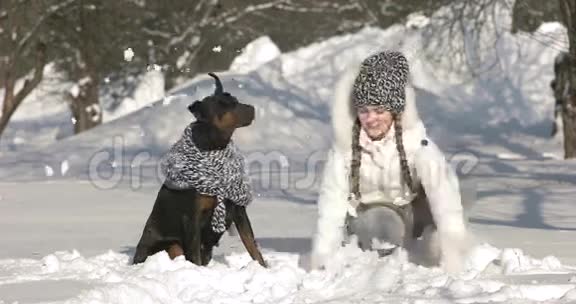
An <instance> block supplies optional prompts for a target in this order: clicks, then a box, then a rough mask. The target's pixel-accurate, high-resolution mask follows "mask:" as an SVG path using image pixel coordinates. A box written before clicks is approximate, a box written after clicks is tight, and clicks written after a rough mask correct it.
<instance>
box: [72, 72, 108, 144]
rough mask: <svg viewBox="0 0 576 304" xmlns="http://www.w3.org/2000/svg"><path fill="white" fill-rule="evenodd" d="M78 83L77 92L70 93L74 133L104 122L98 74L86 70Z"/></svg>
mask: <svg viewBox="0 0 576 304" xmlns="http://www.w3.org/2000/svg"><path fill="white" fill-rule="evenodd" d="M83 74H84V77H83V78H81V79H80V81H79V83H78V84H77V88H76V92H74V93H73V94H69V96H68V98H69V100H68V101H69V106H70V111H71V112H72V119H73V120H72V123H73V124H74V134H78V133H80V132H83V131H86V130H89V129H92V128H94V127H95V126H97V125H99V124H101V123H102V111H101V109H100V102H99V99H98V75H97V74H96V73H90V72H87V71H85V73H83Z"/></svg>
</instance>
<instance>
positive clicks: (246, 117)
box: [238, 104, 256, 127]
mask: <svg viewBox="0 0 576 304" xmlns="http://www.w3.org/2000/svg"><path fill="white" fill-rule="evenodd" d="M238 116H239V122H240V127H246V126H249V125H250V124H251V123H252V121H254V118H255V117H256V110H255V109H254V107H253V106H251V105H247V104H240V105H239V107H238Z"/></svg>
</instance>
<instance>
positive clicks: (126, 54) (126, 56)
mask: <svg viewBox="0 0 576 304" xmlns="http://www.w3.org/2000/svg"><path fill="white" fill-rule="evenodd" d="M132 58H134V51H133V50H132V48H130V47H129V48H127V49H125V50H124V60H126V61H128V62H130V61H132Z"/></svg>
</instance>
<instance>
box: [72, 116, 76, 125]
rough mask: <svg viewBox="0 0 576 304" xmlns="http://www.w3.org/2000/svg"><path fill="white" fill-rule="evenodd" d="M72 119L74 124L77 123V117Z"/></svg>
mask: <svg viewBox="0 0 576 304" xmlns="http://www.w3.org/2000/svg"><path fill="white" fill-rule="evenodd" d="M71 120H72V124H74V125H75V124H76V118H74V117H72V119H71Z"/></svg>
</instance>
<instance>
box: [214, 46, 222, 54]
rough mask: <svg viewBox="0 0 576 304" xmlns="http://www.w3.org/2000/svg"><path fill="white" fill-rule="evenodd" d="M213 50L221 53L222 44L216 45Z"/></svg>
mask: <svg viewBox="0 0 576 304" xmlns="http://www.w3.org/2000/svg"><path fill="white" fill-rule="evenodd" d="M212 52H214V53H220V52H222V46H221V45H217V46H215V47H213V48H212Z"/></svg>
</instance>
